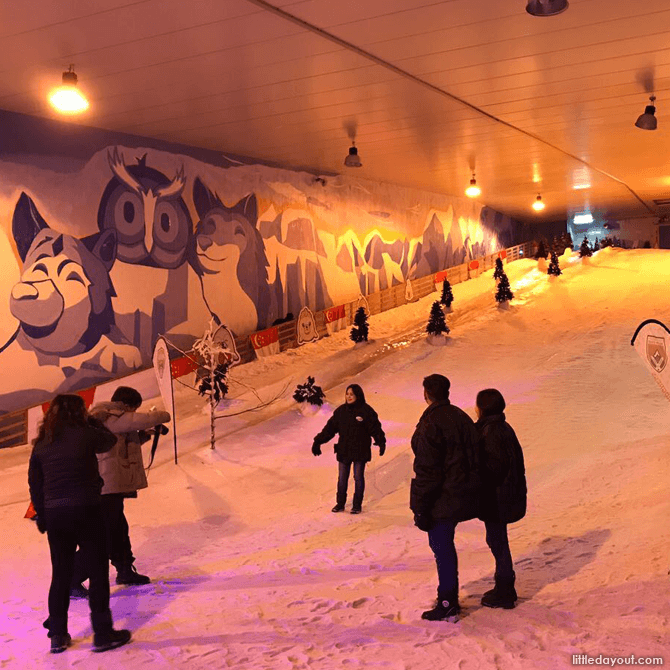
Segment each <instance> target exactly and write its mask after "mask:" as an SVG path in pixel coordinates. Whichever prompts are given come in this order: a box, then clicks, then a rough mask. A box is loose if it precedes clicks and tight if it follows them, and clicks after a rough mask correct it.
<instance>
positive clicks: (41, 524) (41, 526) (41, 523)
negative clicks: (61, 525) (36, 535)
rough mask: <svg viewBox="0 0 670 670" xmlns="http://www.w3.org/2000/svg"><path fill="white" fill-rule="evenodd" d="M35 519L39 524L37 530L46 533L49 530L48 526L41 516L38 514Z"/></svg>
mask: <svg viewBox="0 0 670 670" xmlns="http://www.w3.org/2000/svg"><path fill="white" fill-rule="evenodd" d="M33 521H34V522H35V523H36V524H37V530H39V531H40V533H42V534H44V533H46V532H47V526H46V524H45V523H44V519H43V518H42V517H41V516H36V517H35V518H34V519H33Z"/></svg>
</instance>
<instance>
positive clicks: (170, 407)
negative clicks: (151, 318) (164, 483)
mask: <svg viewBox="0 0 670 670" xmlns="http://www.w3.org/2000/svg"><path fill="white" fill-rule="evenodd" d="M153 363H154V372H155V373H156V382H157V383H158V390H159V391H160V394H161V398H162V399H163V404H164V405H165V409H166V411H168V412H170V416H171V417H172V426H171V428H172V439H173V441H174V462H175V463H176V462H177V416H176V414H175V409H174V390H173V388H172V368H171V366H170V353H169V351H168V345H167V342H166V341H165V339H164V338H162V337H159V338H158V340H157V341H156V346H155V347H154V356H153Z"/></svg>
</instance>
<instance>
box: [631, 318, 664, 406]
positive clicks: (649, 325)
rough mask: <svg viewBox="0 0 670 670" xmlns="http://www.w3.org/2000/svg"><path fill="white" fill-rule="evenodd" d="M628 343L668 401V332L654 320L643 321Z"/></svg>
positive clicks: (661, 324)
mask: <svg viewBox="0 0 670 670" xmlns="http://www.w3.org/2000/svg"><path fill="white" fill-rule="evenodd" d="M630 343H631V344H632V345H633V346H634V347H635V351H637V353H638V354H639V355H640V358H641V359H642V360H643V361H644V364H645V365H646V367H647V369H648V370H649V372H651V376H652V377H653V378H654V379H655V380H656V383H657V384H658V385H659V386H660V388H661V391H663V395H665V397H666V398H667V399H668V400H670V365H668V354H669V353H670V330H669V329H668V327H667V326H666V325H665V324H663V323H661V322H660V321H657V320H656V319H647V320H646V321H643V322H642V323H641V324H640V325H639V326H638V327H637V330H636V331H635V334H634V335H633V339H632V340H631V341H630Z"/></svg>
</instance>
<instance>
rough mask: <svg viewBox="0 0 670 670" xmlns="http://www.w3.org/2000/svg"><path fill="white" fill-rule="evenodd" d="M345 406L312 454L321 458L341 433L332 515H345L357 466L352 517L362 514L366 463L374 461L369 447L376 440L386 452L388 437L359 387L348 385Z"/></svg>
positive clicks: (337, 411) (314, 445) (338, 410)
mask: <svg viewBox="0 0 670 670" xmlns="http://www.w3.org/2000/svg"><path fill="white" fill-rule="evenodd" d="M344 399H345V403H344V405H340V406H339V407H338V408H337V409H336V410H335V412H333V416H331V417H330V419H328V423H326V425H325V427H324V429H323V430H322V431H321V432H320V433H319V434H318V435H317V436H316V437H315V438H314V444H313V445H312V453H313V454H314V455H315V456H321V445H322V444H324V443H325V442H328V441H329V440H332V439H333V438H334V437H335V435H336V434H339V440H338V442H337V444H336V445H335V453H336V454H337V462H338V464H339V476H338V479H337V497H336V502H335V507H333V509H332V511H333V512H342V511H343V510H344V505H345V503H346V502H347V486H348V483H349V473H350V472H351V465H352V463H353V466H354V482H355V489H354V499H353V503H352V506H351V513H352V514H360V512H361V507H362V505H363V494H364V492H365V464H366V463H368V462H369V461H371V460H372V450H371V449H370V444H371V442H372V440H373V439H374V441H375V444H376V445H377V446H378V447H379V455H380V456H383V455H384V452H385V451H386V435H384V431H383V429H382V425H381V423H380V422H379V417H378V416H377V412H375V411H374V410H373V409H372V407H370V405H368V404H367V403H366V402H365V394H364V393H363V389H362V388H361V387H360V386H359V385H358V384H351V385H350V386H347V390H346V392H345V394H344Z"/></svg>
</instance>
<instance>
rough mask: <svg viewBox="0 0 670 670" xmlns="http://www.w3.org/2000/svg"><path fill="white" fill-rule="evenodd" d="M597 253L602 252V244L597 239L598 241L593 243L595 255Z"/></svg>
mask: <svg viewBox="0 0 670 670" xmlns="http://www.w3.org/2000/svg"><path fill="white" fill-rule="evenodd" d="M596 251H600V243H599V242H598V238H597V237H596V241H595V242H594V243H593V253H595V252H596Z"/></svg>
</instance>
